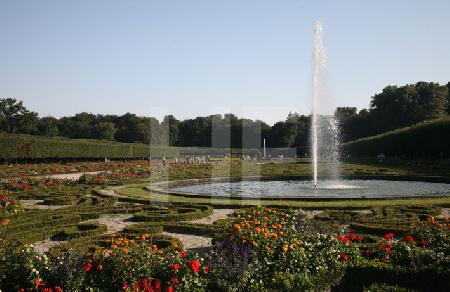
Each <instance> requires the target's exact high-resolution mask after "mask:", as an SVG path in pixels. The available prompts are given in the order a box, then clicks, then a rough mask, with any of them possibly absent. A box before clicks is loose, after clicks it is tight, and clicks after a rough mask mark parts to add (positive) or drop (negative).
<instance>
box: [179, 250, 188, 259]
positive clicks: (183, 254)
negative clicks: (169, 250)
mask: <svg viewBox="0 0 450 292" xmlns="http://www.w3.org/2000/svg"><path fill="white" fill-rule="evenodd" d="M179 255H180V257H182V258H184V257H186V255H187V254H186V252H184V251H180V253H179Z"/></svg>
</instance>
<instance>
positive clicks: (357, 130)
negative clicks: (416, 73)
mask: <svg viewBox="0 0 450 292" xmlns="http://www.w3.org/2000/svg"><path fill="white" fill-rule="evenodd" d="M449 115H450V82H449V83H447V85H440V84H439V83H433V82H418V83H416V84H408V85H404V86H387V87H385V88H384V89H383V91H382V92H381V93H378V94H376V95H374V96H373V97H372V99H371V102H370V107H369V109H362V110H360V111H359V112H357V109H356V108H355V107H343V108H338V109H336V116H337V118H338V120H339V122H340V126H341V134H342V139H343V140H344V141H352V140H356V139H360V138H363V137H369V136H373V135H377V134H380V133H385V132H388V131H391V130H394V129H399V128H403V127H407V126H410V125H414V124H417V123H419V122H422V121H426V120H433V119H440V118H445V117H447V116H449Z"/></svg>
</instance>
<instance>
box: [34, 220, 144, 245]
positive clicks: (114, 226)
mask: <svg viewBox="0 0 450 292" xmlns="http://www.w3.org/2000/svg"><path fill="white" fill-rule="evenodd" d="M131 217H133V215H132V214H112V215H110V214H106V215H101V216H100V218H98V219H92V220H87V221H83V222H80V223H98V224H104V225H106V228H107V231H106V233H104V234H110V233H117V232H120V231H122V230H123V229H124V228H125V227H127V226H130V225H132V224H136V223H135V222H131V221H128V219H130V218H131ZM64 242H65V241H55V240H51V239H46V240H42V241H38V242H36V243H35V244H34V249H35V250H36V251H37V252H39V253H41V254H43V253H46V252H48V251H49V249H50V248H51V247H53V246H55V245H58V244H61V243H64Z"/></svg>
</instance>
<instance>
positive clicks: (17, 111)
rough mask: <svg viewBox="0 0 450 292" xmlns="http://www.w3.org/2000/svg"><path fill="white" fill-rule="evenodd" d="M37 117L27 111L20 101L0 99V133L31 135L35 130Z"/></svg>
mask: <svg viewBox="0 0 450 292" xmlns="http://www.w3.org/2000/svg"><path fill="white" fill-rule="evenodd" d="M37 121H38V115H37V113H35V112H31V111H29V110H28V109H27V108H26V107H25V106H24V105H23V102H22V101H17V100H16V99H14V98H4V99H0V131H4V132H7V133H22V134H31V133H34V132H35V130H36V124H37Z"/></svg>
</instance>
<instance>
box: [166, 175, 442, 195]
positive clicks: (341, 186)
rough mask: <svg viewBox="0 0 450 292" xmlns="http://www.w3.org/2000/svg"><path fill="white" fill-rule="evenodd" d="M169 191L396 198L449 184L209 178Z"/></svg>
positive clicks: (438, 189)
mask: <svg viewBox="0 0 450 292" xmlns="http://www.w3.org/2000/svg"><path fill="white" fill-rule="evenodd" d="M170 191H173V192H178V193H185V194H193V195H195V194H196V195H211V196H234V197H241V198H253V197H254V198H310V199H313V198H315V199H354V198H400V197H422V196H430V197H432V196H446V195H450V184H446V183H431V182H422V181H391V180H360V179H352V180H342V181H339V182H336V181H327V180H325V181H321V182H320V184H319V185H318V186H317V187H315V186H314V184H313V183H312V182H311V181H304V180H271V181H255V180H251V181H238V182H212V183H204V184H195V185H185V186H179V187H173V188H170Z"/></svg>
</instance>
